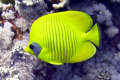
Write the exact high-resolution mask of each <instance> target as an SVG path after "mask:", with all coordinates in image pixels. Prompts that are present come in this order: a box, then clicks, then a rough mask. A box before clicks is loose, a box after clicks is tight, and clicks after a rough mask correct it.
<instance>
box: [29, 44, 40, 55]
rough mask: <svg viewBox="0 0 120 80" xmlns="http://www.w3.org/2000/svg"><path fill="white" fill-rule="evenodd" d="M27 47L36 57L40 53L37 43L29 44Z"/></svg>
mask: <svg viewBox="0 0 120 80" xmlns="http://www.w3.org/2000/svg"><path fill="white" fill-rule="evenodd" d="M29 47H30V49H31V50H32V51H33V52H34V54H35V55H36V56H38V55H39V53H40V51H41V49H42V48H41V47H40V45H39V44H38V43H36V42H33V43H31V44H30V45H29Z"/></svg>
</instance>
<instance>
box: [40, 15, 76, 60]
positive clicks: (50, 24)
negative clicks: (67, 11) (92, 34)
mask: <svg viewBox="0 0 120 80" xmlns="http://www.w3.org/2000/svg"><path fill="white" fill-rule="evenodd" d="M42 21H44V22H41V24H40V31H41V34H44V36H42V38H41V39H43V40H42V41H43V44H44V47H45V48H47V49H48V51H49V56H50V60H54V61H63V62H68V61H69V60H70V59H71V57H73V56H74V55H75V53H76V48H77V46H78V45H77V44H78V43H77V38H76V33H75V32H74V31H73V30H72V29H71V28H70V25H68V24H64V23H63V21H62V20H60V19H58V18H57V17H53V18H49V19H45V20H42Z"/></svg>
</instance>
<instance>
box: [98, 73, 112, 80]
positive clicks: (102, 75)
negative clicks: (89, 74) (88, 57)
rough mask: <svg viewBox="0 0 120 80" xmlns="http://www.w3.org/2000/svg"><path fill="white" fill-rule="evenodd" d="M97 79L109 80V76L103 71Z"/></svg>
mask: <svg viewBox="0 0 120 80" xmlns="http://www.w3.org/2000/svg"><path fill="white" fill-rule="evenodd" d="M98 78H100V79H102V80H109V79H110V76H109V74H108V72H106V71H103V72H102V73H100V75H99V76H98Z"/></svg>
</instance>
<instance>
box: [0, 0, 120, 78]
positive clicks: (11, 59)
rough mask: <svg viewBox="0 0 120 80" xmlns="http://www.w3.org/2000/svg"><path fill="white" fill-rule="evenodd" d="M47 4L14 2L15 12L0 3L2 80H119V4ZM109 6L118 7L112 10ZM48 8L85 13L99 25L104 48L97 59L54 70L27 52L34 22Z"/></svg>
mask: <svg viewBox="0 0 120 80" xmlns="http://www.w3.org/2000/svg"><path fill="white" fill-rule="evenodd" d="M47 2H48V3H45V2H44V1H43V0H15V9H14V6H12V5H11V4H3V3H1V2H0V80H107V79H108V80H119V79H120V42H119V39H120V38H119V36H120V33H119V29H120V28H119V27H120V22H119V16H120V15H119V6H118V5H119V4H118V3H120V1H119V0H110V1H109V0H107V2H108V4H106V2H105V1H103V0H102V1H101V0H47ZM49 2H51V3H50V4H49ZM69 2H70V4H69ZM113 2H116V3H113ZM109 3H110V4H112V5H114V4H118V5H116V6H115V7H113V9H114V10H112V8H111V6H109ZM46 4H47V5H46ZM61 4H62V5H61ZM68 4H69V6H68ZM48 5H51V6H52V10H57V11H63V10H66V9H65V8H66V7H71V9H72V10H78V11H83V12H86V13H87V14H89V15H90V16H91V17H92V18H93V20H94V21H93V22H95V21H97V22H98V23H99V25H100V28H101V34H102V38H101V40H102V41H101V44H102V45H101V46H100V47H99V48H98V51H97V53H96V54H95V56H94V57H92V58H91V59H89V60H87V61H84V62H81V63H75V64H65V65H61V66H55V65H51V64H48V63H45V62H43V61H41V60H39V59H38V58H37V57H35V56H33V55H30V54H29V53H26V52H24V48H25V47H26V46H27V44H28V41H29V29H30V26H31V24H32V22H33V21H34V20H36V19H37V18H39V17H40V16H42V15H45V14H47V13H48V12H47V11H46V9H45V8H46V7H48V8H51V7H50V6H48ZM116 9H118V10H116ZM113 13H114V14H113ZM114 15H115V16H116V17H114ZM113 19H114V20H113ZM109 37H110V38H109Z"/></svg>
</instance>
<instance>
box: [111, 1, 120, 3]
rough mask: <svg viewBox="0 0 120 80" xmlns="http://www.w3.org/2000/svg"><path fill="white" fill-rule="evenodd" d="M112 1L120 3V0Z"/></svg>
mask: <svg viewBox="0 0 120 80" xmlns="http://www.w3.org/2000/svg"><path fill="white" fill-rule="evenodd" d="M111 2H118V3H120V0H111Z"/></svg>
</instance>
